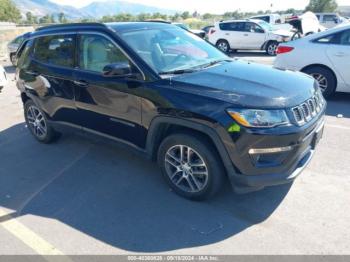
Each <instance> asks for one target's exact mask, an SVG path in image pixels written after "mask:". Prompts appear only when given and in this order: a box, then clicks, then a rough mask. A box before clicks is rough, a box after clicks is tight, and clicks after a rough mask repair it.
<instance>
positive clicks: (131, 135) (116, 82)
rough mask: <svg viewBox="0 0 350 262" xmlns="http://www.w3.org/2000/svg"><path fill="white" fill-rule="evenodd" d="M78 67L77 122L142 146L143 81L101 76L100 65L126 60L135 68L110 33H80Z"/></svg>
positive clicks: (101, 67)
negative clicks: (140, 93) (141, 91)
mask: <svg viewBox="0 0 350 262" xmlns="http://www.w3.org/2000/svg"><path fill="white" fill-rule="evenodd" d="M78 50H79V54H78V60H79V62H78V64H79V66H78V68H77V69H76V70H75V73H74V78H75V91H76V106H77V108H78V112H79V121H80V125H81V126H83V127H84V128H85V129H86V130H88V131H90V132H97V133H99V134H103V135H107V136H111V137H114V138H117V139H120V140H123V141H126V142H130V143H131V144H134V145H136V146H139V147H140V146H142V145H143V143H144V140H145V132H143V131H142V130H143V128H142V126H141V98H140V97H139V96H138V93H139V92H140V90H141V87H142V85H143V83H144V81H143V78H142V72H141V71H138V73H139V75H140V78H139V79H128V78H124V77H113V76H108V77H107V76H104V75H103V68H104V67H105V66H106V65H110V64H113V63H119V62H125V63H129V64H130V66H131V67H132V68H133V70H135V71H137V70H138V68H137V67H136V66H135V64H134V63H133V62H132V61H131V60H130V59H129V58H128V57H127V55H126V54H125V53H124V52H123V51H122V50H121V49H120V47H119V46H118V45H117V43H116V42H115V41H114V40H113V39H111V38H110V37H109V36H107V35H105V34H100V33H93V32H91V33H83V32H82V33H79V37H78Z"/></svg>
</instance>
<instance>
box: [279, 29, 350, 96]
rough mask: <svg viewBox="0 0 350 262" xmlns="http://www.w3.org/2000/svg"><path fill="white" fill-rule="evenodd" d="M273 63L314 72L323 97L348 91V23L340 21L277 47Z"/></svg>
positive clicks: (349, 73)
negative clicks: (330, 27)
mask: <svg viewBox="0 0 350 262" xmlns="http://www.w3.org/2000/svg"><path fill="white" fill-rule="evenodd" d="M277 54H278V55H277V58H276V60H275V63H274V65H275V67H277V68H282V69H290V70H296V71H301V72H304V73H307V74H309V75H311V76H313V77H314V78H315V79H316V80H317V81H318V83H319V86H320V88H321V90H322V92H323V95H324V96H325V97H329V96H331V95H332V94H333V93H334V92H336V91H340V92H350V71H349V68H350V25H349V24H348V25H342V26H338V27H335V28H333V29H329V30H327V31H324V32H322V33H318V34H314V35H310V36H308V37H305V38H302V39H299V40H297V41H293V42H289V43H284V44H283V45H280V46H279V47H278V50H277Z"/></svg>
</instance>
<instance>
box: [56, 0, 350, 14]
mask: <svg viewBox="0 0 350 262" xmlns="http://www.w3.org/2000/svg"><path fill="white" fill-rule="evenodd" d="M51 1H53V2H56V3H59V4H66V5H73V6H75V7H82V6H85V5H88V4H89V3H91V2H94V1H106V0H73V1H72V0H51ZM108 1H112V0H108ZM125 1H128V2H137V3H142V4H146V5H152V6H157V7H162V8H167V9H174V10H180V11H182V10H189V11H195V10H197V11H198V12H200V13H205V12H211V13H224V12H226V11H234V10H238V9H240V10H241V11H257V10H267V9H272V10H282V9H288V8H299V9H303V8H304V7H305V6H306V5H307V4H308V2H309V0H244V1H242V0H175V1H173V0H125ZM337 2H338V4H339V5H350V0H337ZM271 4H272V5H273V8H271Z"/></svg>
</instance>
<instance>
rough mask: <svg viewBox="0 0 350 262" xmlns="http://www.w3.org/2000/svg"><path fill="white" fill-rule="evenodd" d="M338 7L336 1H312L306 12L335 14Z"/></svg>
mask: <svg viewBox="0 0 350 262" xmlns="http://www.w3.org/2000/svg"><path fill="white" fill-rule="evenodd" d="M337 7H338V4H337V2H336V0H310V3H309V5H308V6H307V7H306V9H305V10H306V11H311V12H314V13H322V12H334V11H335V10H336V9H337Z"/></svg>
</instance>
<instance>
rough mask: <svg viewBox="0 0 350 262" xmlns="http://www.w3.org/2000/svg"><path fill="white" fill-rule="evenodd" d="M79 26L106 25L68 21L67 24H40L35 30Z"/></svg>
mask: <svg viewBox="0 0 350 262" xmlns="http://www.w3.org/2000/svg"><path fill="white" fill-rule="evenodd" d="M81 26H101V27H106V25H105V24H103V23H68V24H57V25H48V26H42V27H39V28H37V29H36V30H35V31H36V32H38V31H43V30H50V29H60V28H65V27H81Z"/></svg>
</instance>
